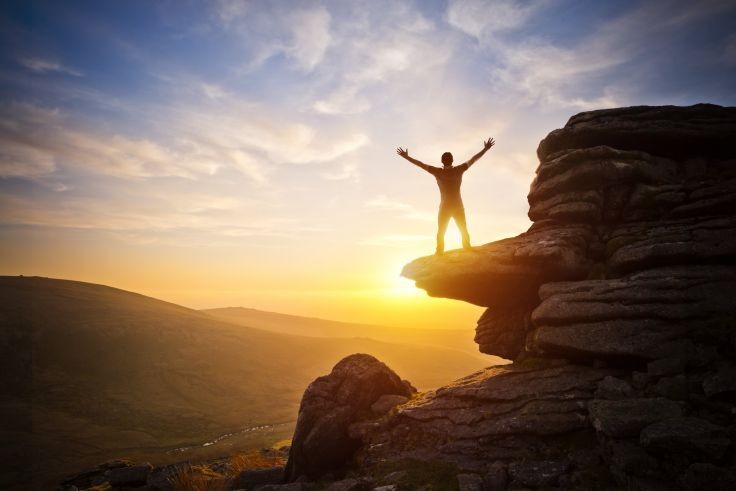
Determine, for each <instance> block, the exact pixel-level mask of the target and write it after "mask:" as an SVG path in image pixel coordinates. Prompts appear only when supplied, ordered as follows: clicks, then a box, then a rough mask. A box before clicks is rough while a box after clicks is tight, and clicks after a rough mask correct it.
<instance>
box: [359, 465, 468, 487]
mask: <svg viewBox="0 0 736 491" xmlns="http://www.w3.org/2000/svg"><path fill="white" fill-rule="evenodd" d="M373 474H374V477H375V478H376V481H377V482H378V483H379V484H382V485H388V484H395V485H396V486H397V487H398V489H399V490H400V491H411V490H415V489H418V488H423V489H426V490H427V491H457V490H458V484H457V474H458V469H457V467H456V466H455V465H454V464H450V463H448V462H426V461H422V460H415V459H403V460H398V461H392V462H385V463H382V464H378V465H377V466H376V467H375V469H374V472H373ZM389 474H393V476H392V477H391V479H387V476H388V475H389Z"/></svg>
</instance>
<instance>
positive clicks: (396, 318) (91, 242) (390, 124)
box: [0, 0, 736, 329]
mask: <svg viewBox="0 0 736 491" xmlns="http://www.w3.org/2000/svg"><path fill="white" fill-rule="evenodd" d="M0 26H1V27H2V29H1V34H0V36H1V40H2V42H1V43H0V69H1V71H0V274H8V275H18V274H24V275H40V276H49V277H56V278H66V279H75V280H82V281H91V282H95V283H103V284H107V285H111V286H115V287H118V288H123V289H127V290H133V291H136V292H140V293H143V294H146V295H151V296H154V297H157V298H161V299H164V300H169V301H173V302H176V303H180V304H183V305H186V306H190V307H194V308H207V307H223V306H246V307H254V308H260V309H265V310H274V311H278V312H285V313H292V314H302V315H310V316H318V317H325V318H331V319H339V320H348V321H354V322H368V323H377V324H384V325H394V326H403V327H436V328H443V327H447V328H468V329H470V328H472V327H473V326H474V324H475V320H476V319H477V318H478V317H479V316H480V313H481V312H482V309H481V308H479V307H476V306H472V305H469V304H465V303H463V302H459V301H451V300H445V299H431V298H429V297H427V296H426V294H425V293H424V292H423V291H421V290H418V289H416V288H414V286H413V284H412V282H410V281H408V280H406V279H402V278H400V277H399V273H400V271H401V267H402V266H403V264H405V263H407V262H409V261H411V260H412V259H414V258H416V257H419V256H423V255H427V254H431V253H432V252H433V250H434V234H435V229H436V210H437V205H438V201H439V193H438V190H437V186H436V184H435V182H434V180H433V178H432V176H431V175H429V174H426V173H424V172H423V171H421V170H420V169H418V168H416V167H414V166H412V165H411V164H409V163H408V162H406V161H404V160H402V159H400V158H399V157H398V156H397V155H396V154H395V149H396V147H398V146H402V147H407V148H408V149H409V153H410V155H412V156H413V157H415V158H418V159H420V160H422V161H424V162H426V163H428V164H434V165H437V164H438V163H439V159H440V155H441V154H442V153H443V152H444V151H451V152H453V154H454V156H455V160H456V163H459V162H463V161H464V160H466V159H467V158H469V157H470V156H472V155H473V154H474V153H476V152H477V151H479V150H480V149H481V148H482V144H483V140H484V139H485V138H487V137H494V138H495V140H496V146H495V147H493V149H492V150H491V151H490V152H489V153H488V154H486V156H485V157H483V159H482V160H480V161H479V162H478V163H477V164H476V165H475V166H474V167H473V168H472V169H471V170H470V171H468V172H467V173H466V174H465V177H464V182H463V199H464V202H465V207H466V212H467V215H468V226H469V230H470V234H471V240H472V242H473V243H474V244H476V245H477V244H483V243H486V242H490V241H493V240H498V239H501V238H504V237H508V236H513V235H517V234H519V233H521V232H523V231H525V230H526V229H527V228H528V226H529V225H530V222H529V220H528V218H527V216H526V212H527V210H528V204H527V201H526V194H527V192H528V189H529V184H530V183H531V180H532V178H533V175H534V170H535V168H536V166H537V165H538V161H537V158H536V153H535V150H536V147H537V145H538V143H539V141H540V140H541V139H542V138H543V137H544V136H545V135H546V134H547V133H548V132H549V131H551V130H553V129H555V128H559V127H562V126H563V125H564V124H565V122H566V121H567V119H568V118H569V117H570V116H572V115H573V114H576V113H579V112H581V111H586V110H593V109H601V108H608V107H616V106H629V105H640V104H647V105H659V104H676V105H689V104H694V103H698V102H711V103H716V104H721V105H736V1H707V0H706V1H698V2H693V1H676V0H672V1H641V2H636V1H626V0H620V1H615V2H588V1H566V0H540V1H513V0H499V1H480V0H448V1H434V0H431V1H419V0H415V1H403V0H392V1H383V0H371V1H348V0H335V1H309V0H303V1H278V0H274V1H268V2H266V1H248V0H221V1H211V2H198V1H187V0H170V1H126V2H104V1H66V2H56V1H49V2H44V1H25V2H12V1H11V2H3V6H2V11H1V14H0ZM459 246H460V239H459V234H458V233H457V230H456V228H455V227H454V225H452V224H451V226H450V229H449V230H448V236H447V248H448V249H451V248H455V247H459Z"/></svg>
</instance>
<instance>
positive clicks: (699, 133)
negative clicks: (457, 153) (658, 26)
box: [363, 104, 736, 489]
mask: <svg viewBox="0 0 736 491" xmlns="http://www.w3.org/2000/svg"><path fill="white" fill-rule="evenodd" d="M734 143H736V108H724V107H719V106H714V105H707V104H698V105H695V106H690V107H674V106H665V107H646V106H642V107H631V108H622V109H612V110H602V111H593V112H587V113H582V114H579V115H577V116H574V117H572V118H571V119H570V120H569V121H568V123H567V124H566V125H565V127H564V128H562V129H558V130H555V131H553V132H552V133H550V134H549V135H548V136H547V137H546V138H545V139H544V140H543V141H542V142H541V143H540V145H539V148H538V151H537V153H538V157H539V160H540V164H539V167H538V169H537V172H536V177H535V179H534V181H533V182H532V185H531V188H530V192H529V195H528V199H529V205H530V209H529V217H530V219H531V220H532V221H533V225H532V226H531V228H530V229H529V230H528V231H527V232H525V233H522V234H521V235H519V236H517V237H514V238H510V239H504V240H501V241H498V242H493V243H490V244H486V245H484V246H480V247H477V248H475V249H474V250H473V251H469V252H464V251H452V252H449V253H446V254H445V255H443V256H439V257H437V256H432V257H425V258H420V259H417V260H415V261H414V262H412V263H410V264H408V265H407V266H406V267H405V268H404V271H403V274H404V276H407V277H409V278H411V279H413V280H415V281H416V284H417V286H419V287H421V288H424V289H425V290H427V292H428V293H429V294H430V295H433V296H441V297H448V298H455V299H460V300H465V301H468V302H471V303H474V304H476V305H481V306H485V307H487V310H486V312H485V313H484V314H483V316H482V317H481V318H480V320H479V322H478V326H477V329H476V341H477V342H478V344H479V346H480V351H482V352H484V353H489V354H494V355H500V356H503V357H505V358H508V359H511V360H515V362H514V363H513V364H512V365H509V366H506V367H503V368H501V367H497V368H494V369H491V370H488V371H486V372H481V373H479V374H475V375H473V376H472V377H470V378H468V379H463V380H461V381H458V382H457V383H456V384H453V385H451V386H448V387H446V388H442V389H440V390H438V391H436V392H435V393H430V394H426V395H424V396H423V397H420V398H418V399H416V400H413V401H412V402H411V403H409V404H407V405H405V406H402V407H401V408H400V410H399V411H398V414H397V415H396V416H395V417H394V419H393V420H392V421H391V422H389V423H388V424H387V425H386V426H385V428H384V429H383V430H381V431H377V432H375V433H374V434H373V435H372V436H371V437H369V438H367V441H368V442H369V443H368V445H367V446H366V451H365V452H364V453H363V456H364V459H365V460H364V462H371V461H373V460H380V459H382V458H386V456H387V455H389V454H391V452H394V451H395V452H394V453H395V454H394V455H393V457H391V458H398V457H399V456H402V455H403V456H410V455H416V456H420V457H424V458H428V457H430V456H433V457H435V458H439V459H442V460H451V461H453V462H455V463H457V464H458V466H459V467H460V468H461V469H463V470H465V471H468V472H476V473H479V474H480V475H483V474H487V473H489V472H490V473H492V474H493V475H495V476H498V475H499V471H498V466H499V465H501V466H503V469H504V472H505V473H506V474H504V476H505V479H506V480H507V481H505V482H507V483H512V484H513V483H514V482H515V483H516V484H513V485H514V486H517V485H518V486H523V487H534V486H543V485H552V486H559V485H565V486H571V487H576V486H578V487H584V484H582V483H583V482H586V481H585V479H589V478H591V476H592V475H593V474H595V473H593V472H592V470H594V469H595V468H596V466H597V465H598V464H597V463H596V458H602V459H603V460H601V461H600V465H602V466H603V467H605V471H606V472H600V473H597V474H596V476H597V477H596V479H599V482H598V484H605V482H606V479H610V478H611V477H613V478H615V479H616V482H617V485H619V486H626V487H630V488H633V489H659V488H662V489H670V488H672V487H673V486H674V487H676V486H679V487H681V488H684V489H692V488H693V487H694V486H695V487H699V488H702V489H706V488H707V489H719V488H724V489H726V488H730V487H732V486H733V485H734V482H733V480H734V469H735V466H736V462H735V461H734V443H733V440H734V435H735V434H736V424H735V423H736V364H735V360H736V356H735V354H734V353H735V352H736V293H735V292H736V147H735V146H734ZM560 359H564V360H566V361H564V362H563V361H554V363H564V365H562V366H556V365H555V366H554V367H552V368H549V367H547V366H546V363H552V362H553V360H560ZM538 365H539V366H541V367H542V368H540V367H539V366H538ZM530 366H532V367H533V368H529V367H530ZM524 367H527V368H524ZM594 367H595V368H594ZM603 367H606V368H603ZM519 370H521V372H520V371H519ZM538 377H542V378H543V379H544V380H545V381H549V382H550V384H551V385H550V387H553V386H554V383H562V381H563V380H568V379H570V380H572V381H574V383H573V382H572V381H570V383H569V384H568V385H565V384H563V386H560V387H557V386H554V387H555V389H553V390H549V391H545V390H537V389H535V388H529V387H535V386H534V383H535V382H534V381H535V380H536V379H537V378H538ZM517 386H518V387H517ZM514 390H515V391H516V392H515V394H516V395H515V397H512V398H511V399H510V400H509V399H507V398H506V395H505V394H507V393H511V392H513V391H514ZM575 418H578V419H577V420H576V419H575ZM547 429H552V430H550V431H547ZM402 432H403V433H405V434H407V435H408V434H412V435H422V438H426V439H427V442H424V441H423V440H422V438H419V437H417V436H414V437H412V438H413V440H411V439H410V440H406V439H404V440H402V439H401V438H400V436H401V434H402ZM572 435H575V438H574V442H575V444H572V443H571V442H567V443H565V438H566V437H567V438H571V436H572ZM590 436H595V438H592V439H591V438H589V437H590ZM381 439H385V440H386V441H391V442H394V443H391V444H390V445H384V446H380V445H378V446H377V442H379V441H380V440H381ZM414 440H416V441H415V442H414ZM486 440H488V443H487V444H486V443H484V442H486ZM397 441H399V442H403V443H396V442H397ZM430 442H431V444H430ZM371 445H372V447H371ZM525 445H526V446H525ZM370 448H378V449H381V450H380V451H371V450H370ZM387 449H388V450H387ZM581 449H587V451H588V453H587V456H588V457H590V459H591V460H590V461H589V462H587V463H584V462H581V461H580V460H579V459H578V460H576V457H575V455H577V454H575V452H578V453H579V450H581ZM596 456H597V457H596ZM521 462H537V463H538V464H539V465H537V467H533V468H535V469H542V470H544V469H546V471H547V472H546V474H544V473H543V474H544V475H554V477H550V478H549V479H546V480H545V479H542V480H543V481H544V484H535V483H536V482H538V481H539V480H538V479H537V477H539V476H536V477H535V476H531V477H530V476H526V477H525V476H524V475H522V474H523V472H521V471H522V470H524V469H526V470H527V471H528V470H529V469H528V466H527V467H525V466H524V465H522V464H521ZM492 465H495V466H496V467H495V468H491V466H492ZM545 466H546V467H545ZM550 469H553V470H554V469H556V471H555V472H556V473H555V472H552V471H550ZM540 472H541V471H540ZM535 479H536V480H535ZM703 486H705V487H703Z"/></svg>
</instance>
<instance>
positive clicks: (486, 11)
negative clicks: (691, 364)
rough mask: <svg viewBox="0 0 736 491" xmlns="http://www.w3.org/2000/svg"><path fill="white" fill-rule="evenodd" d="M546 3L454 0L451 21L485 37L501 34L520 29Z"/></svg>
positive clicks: (505, 0)
mask: <svg viewBox="0 0 736 491" xmlns="http://www.w3.org/2000/svg"><path fill="white" fill-rule="evenodd" d="M545 3H546V2H521V1H514V0H501V1H495V2H492V3H489V2H488V1H486V0H450V2H449V4H448V6H447V21H448V22H449V23H450V25H452V26H453V27H456V28H458V29H460V30H461V31H463V32H465V33H466V34H469V35H470V36H473V37H476V38H479V39H480V38H481V37H482V36H487V35H493V34H495V33H497V32H500V31H506V30H511V29H516V28H518V27H520V26H522V25H523V24H524V23H525V22H526V21H527V19H529V17H530V16H531V15H532V14H533V13H534V12H535V11H536V10H537V9H538V8H539V7H540V6H542V5H544V4H545Z"/></svg>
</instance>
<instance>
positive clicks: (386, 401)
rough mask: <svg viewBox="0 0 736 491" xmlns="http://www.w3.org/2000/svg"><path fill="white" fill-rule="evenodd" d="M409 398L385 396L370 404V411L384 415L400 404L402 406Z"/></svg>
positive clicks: (393, 395) (392, 395)
mask: <svg viewBox="0 0 736 491" xmlns="http://www.w3.org/2000/svg"><path fill="white" fill-rule="evenodd" d="M408 400H409V398H408V397H405V396H400V395H395V394H385V395H382V396H381V397H379V398H378V399H377V400H376V402H374V403H373V404H371V411H373V412H374V413H376V414H385V413H387V412H389V411H390V410H391V409H393V408H395V407H396V406H398V405H400V404H404V403H405V402H406V401H408Z"/></svg>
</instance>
